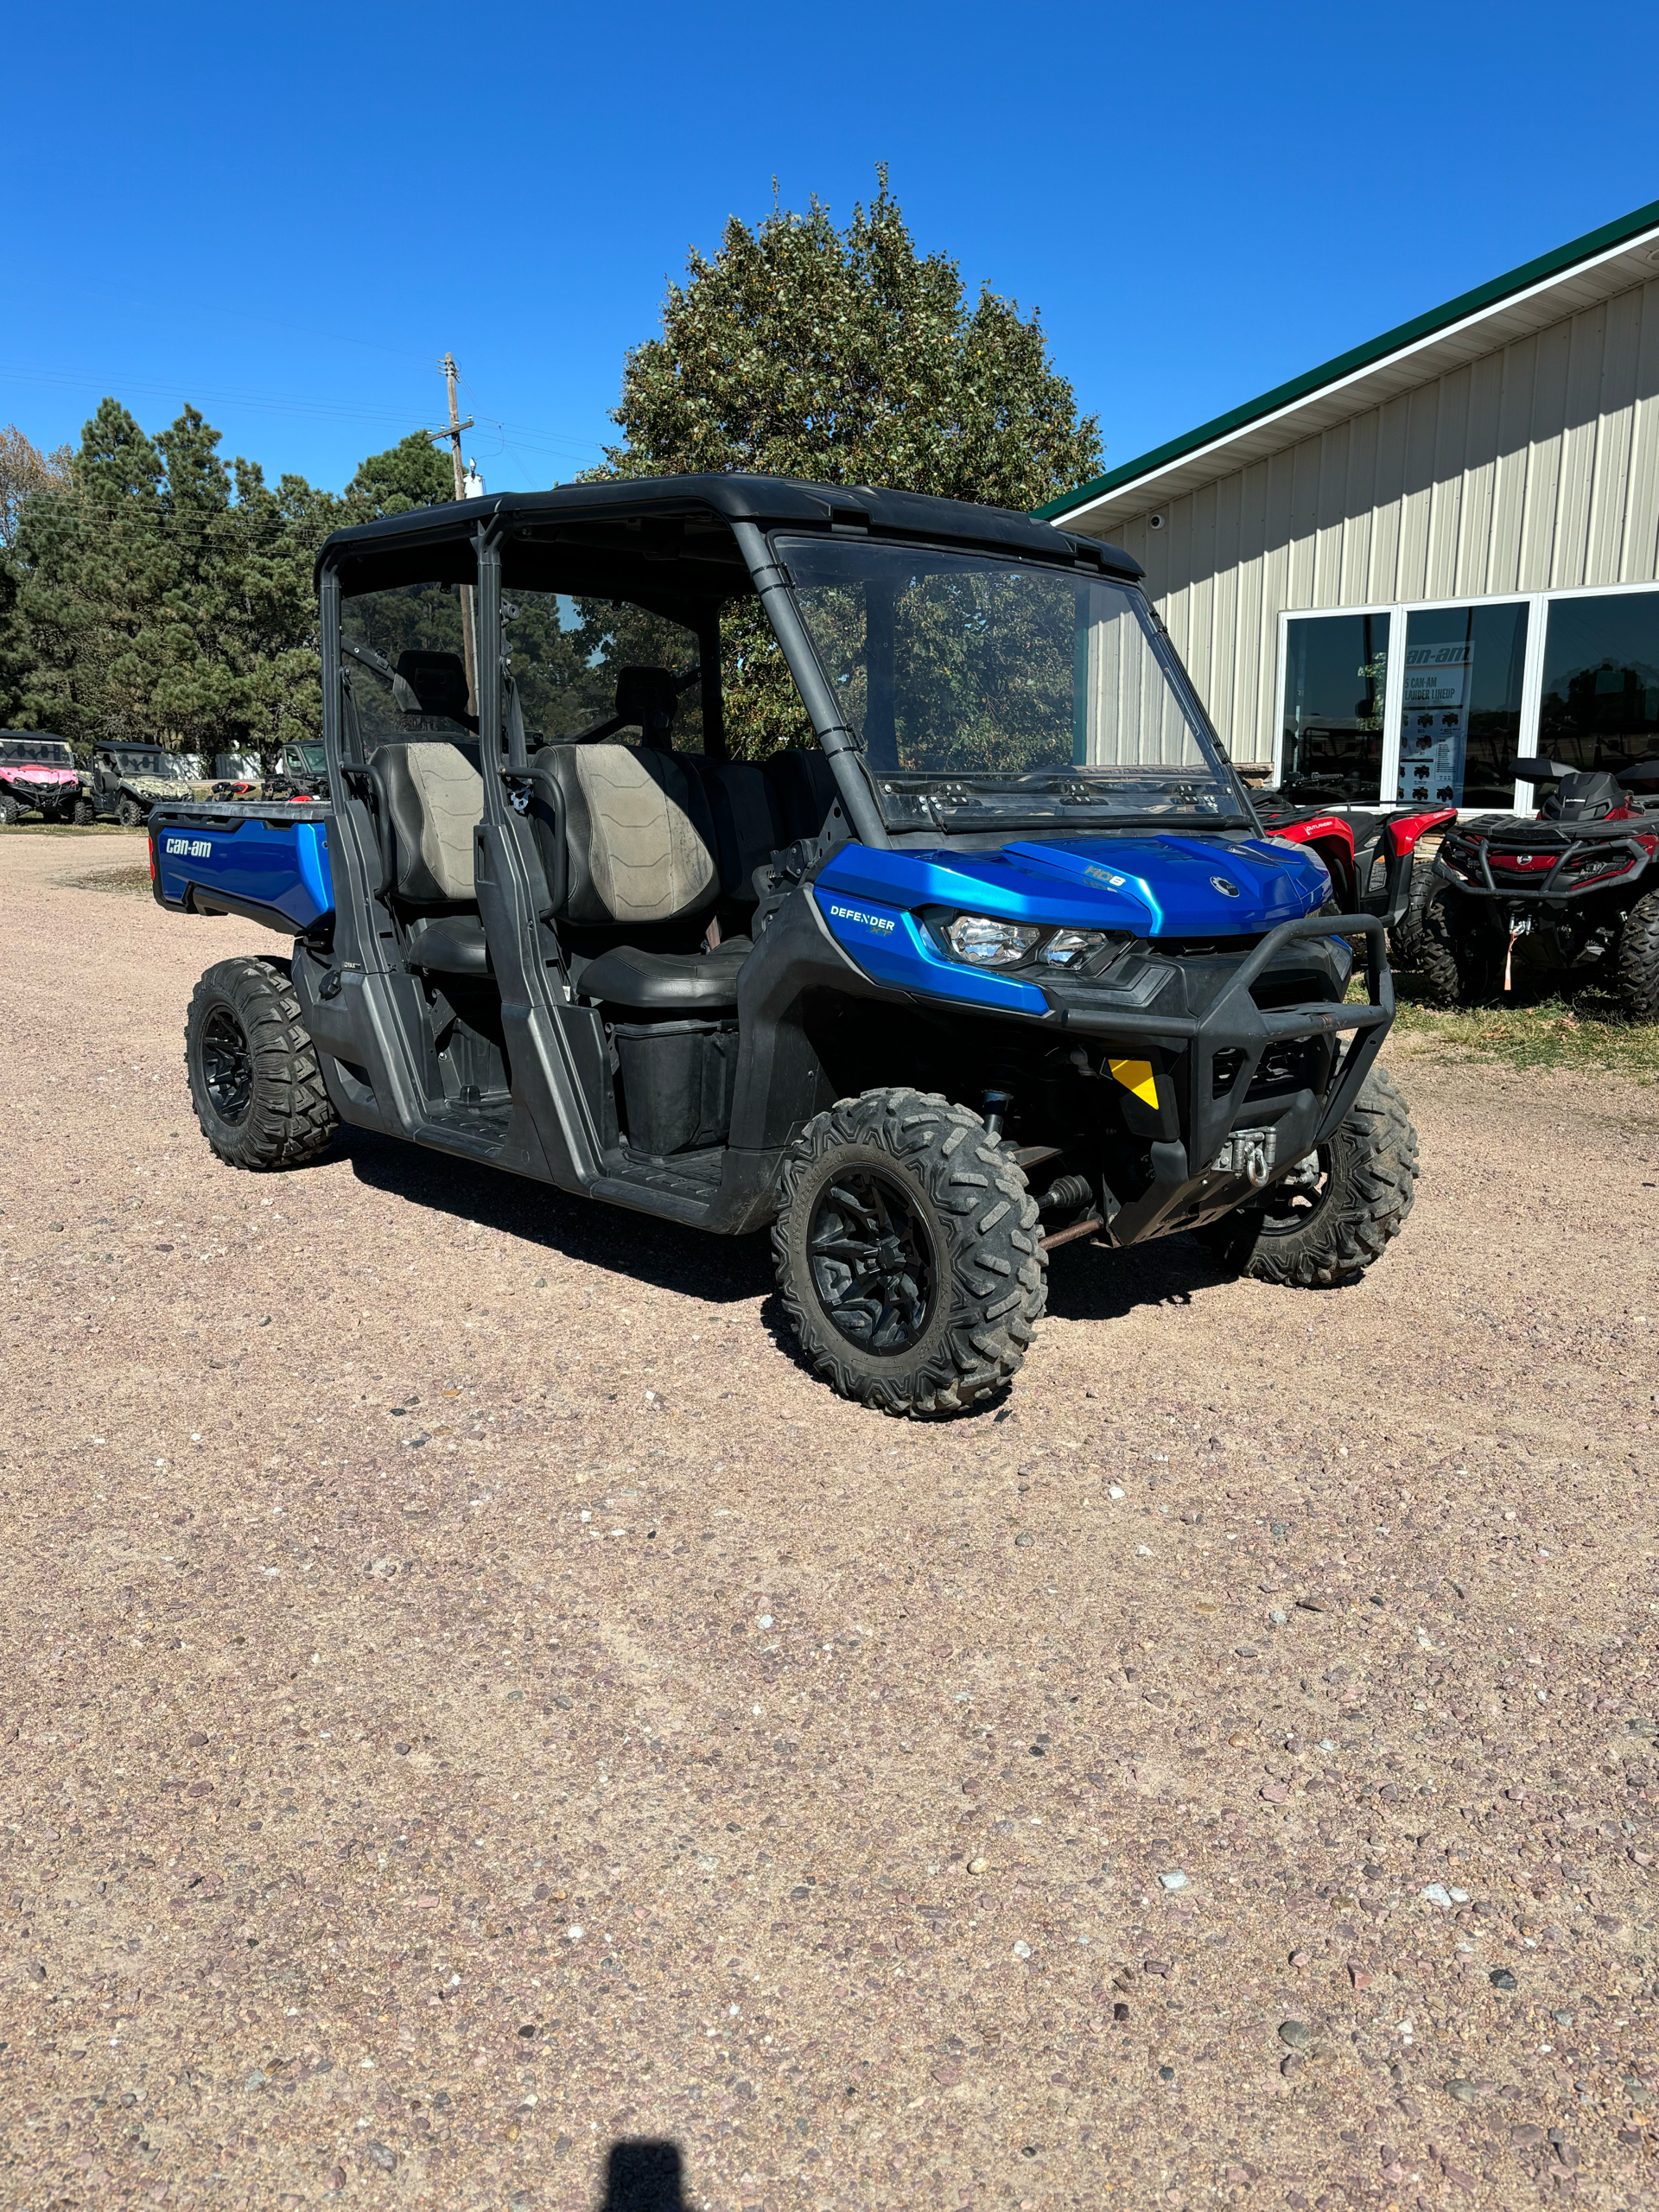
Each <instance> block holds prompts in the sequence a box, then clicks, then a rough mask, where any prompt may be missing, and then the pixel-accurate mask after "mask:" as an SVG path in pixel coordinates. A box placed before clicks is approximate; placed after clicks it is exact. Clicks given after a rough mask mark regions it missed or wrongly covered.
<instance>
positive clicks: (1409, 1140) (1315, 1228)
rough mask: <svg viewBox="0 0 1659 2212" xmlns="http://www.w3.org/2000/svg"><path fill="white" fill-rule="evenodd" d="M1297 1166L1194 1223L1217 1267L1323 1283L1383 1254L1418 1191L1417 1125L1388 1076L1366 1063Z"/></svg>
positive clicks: (1352, 1274) (1299, 1284)
mask: <svg viewBox="0 0 1659 2212" xmlns="http://www.w3.org/2000/svg"><path fill="white" fill-rule="evenodd" d="M1304 1167H1305V1171H1306V1180H1305V1181H1299V1182H1297V1183H1295V1184H1293V1185H1287V1184H1283V1183H1280V1184H1275V1185H1274V1186H1273V1187H1272V1189H1271V1190H1269V1191H1268V1194H1267V1196H1266V1198H1265V1199H1264V1200H1263V1201H1262V1203H1261V1204H1260V1205H1253V1206H1247V1207H1242V1208H1241V1209H1240V1210H1239V1211H1237V1212H1236V1213H1231V1214H1227V1215H1224V1217H1223V1218H1222V1219H1221V1220H1220V1221H1216V1222H1211V1223H1210V1224H1208V1225H1207V1227H1205V1228H1204V1229H1201V1230H1198V1242H1199V1243H1201V1244H1203V1245H1204V1246H1205V1249H1206V1250H1208V1251H1209V1252H1210V1253H1211V1255H1212V1256H1213V1257H1214V1258H1215V1260H1216V1262H1217V1265H1219V1266H1222V1267H1225V1268H1230V1269H1231V1270H1233V1271H1234V1272H1236V1273H1239V1274H1249V1275H1254V1276H1255V1279H1256V1281H1258V1282H1273V1283H1280V1284H1283V1285H1286V1286H1289V1287H1295V1288H1298V1289H1303V1290H1328V1289H1330V1288H1332V1287H1333V1286H1334V1285H1335V1284H1337V1283H1341V1282H1351V1281H1354V1280H1355V1279H1356V1278H1357V1276H1359V1275H1360V1274H1363V1272H1364V1270H1365V1269H1366V1268H1369V1267H1370V1266H1371V1265H1373V1263H1374V1262H1376V1261H1377V1260H1380V1259H1381V1258H1382V1256H1383V1252H1384V1250H1385V1249H1387V1247H1388V1245H1389V1243H1391V1242H1392V1240H1393V1239H1394V1238H1395V1237H1396V1236H1398V1235H1399V1234H1400V1231H1401V1230H1402V1227H1403V1226H1404V1224H1405V1218H1406V1216H1407V1215H1408V1213H1409V1212H1410V1211H1411V1205H1412V1200H1413V1199H1414V1198H1415V1197H1416V1195H1417V1173H1418V1170H1417V1132H1416V1130H1415V1129H1414V1128H1413V1127H1412V1125H1411V1114H1410V1110H1409V1109H1408V1107H1407V1104H1406V1100H1405V1094H1404V1093H1403V1092H1402V1090H1401V1089H1400V1086H1399V1084H1396V1083H1395V1080H1394V1077H1392V1076H1391V1075H1389V1074H1388V1073H1387V1072H1386V1071H1385V1070H1383V1069H1382V1068H1373V1069H1372V1070H1371V1071H1370V1074H1369V1075H1368V1076H1367V1077H1366V1078H1365V1080H1364V1082H1363V1084H1361V1085H1360V1087H1359V1096H1358V1097H1357V1099H1356V1100H1355V1101H1354V1103H1353V1104H1352V1106H1351V1107H1350V1109H1348V1112H1347V1114H1346V1115H1345V1116H1344V1118H1343V1120H1342V1121H1341V1122H1339V1123H1338V1127H1337V1130H1336V1133H1335V1135H1333V1136H1332V1139H1331V1141H1330V1142H1329V1143H1328V1144H1325V1145H1321V1146H1320V1147H1319V1151H1318V1152H1317V1153H1314V1154H1310V1155H1309V1159H1308V1160H1307V1161H1306V1163H1304ZM1252 1223H1254V1224H1255V1228H1254V1231H1252V1229H1251V1226H1250V1224H1252Z"/></svg>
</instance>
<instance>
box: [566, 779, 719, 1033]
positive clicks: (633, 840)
mask: <svg viewBox="0 0 1659 2212" xmlns="http://www.w3.org/2000/svg"><path fill="white" fill-rule="evenodd" d="M531 794H532V795H531V817H532V819H533V820H534V822H535V823H536V828H537V842H538V845H539V847H540V850H541V854H542V861H543V871H544V873H545V874H546V876H547V881H548V890H549V893H550V899H549V906H550V914H551V918H553V919H554V920H555V921H556V922H557V923H558V924H559V925H561V926H562V928H563V929H566V930H569V931H575V932H580V933H582V934H585V935H588V941H589V942H592V941H593V935H594V934H598V933H601V932H602V933H603V935H604V936H605V937H606V938H609V939H610V940H611V941H610V942H609V943H608V944H606V945H605V947H604V949H602V950H600V951H599V952H598V954H597V955H596V957H594V958H593V959H591V960H589V961H588V963H586V965H585V966H584V967H583V968H582V970H581V972H580V975H579V976H578V977H577V988H578V989H579V990H580V991H581V992H582V996H583V997H584V998H587V999H594V1000H597V1001H600V1002H601V1004H603V1005H607V1006H613V1007H622V1008H626V1009H627V1010H628V1011H630V1012H632V1013H640V1014H676V1013H679V1014H697V1015H701V1014H711V1013H720V1012H722V1011H729V1010H730V1009H731V1008H732V1007H734V1006H735V1005H736V1004H737V974H738V970H739V969H740V968H741V966H742V964H743V962H744V960H745V959H746V958H747V956H748V954H749V953H750V952H751V951H752V950H753V946H752V945H751V944H750V942H749V940H748V939H747V938H730V939H728V940H727V941H725V942H724V943H722V944H720V945H719V946H718V947H717V948H716V949H715V950H713V951H695V950H687V949H686V940H687V938H688V937H691V938H695V936H696V931H697V928H698V925H700V924H701V923H702V922H703V921H705V920H706V918H707V917H708V916H709V914H710V913H712V912H713V911H714V908H715V904H716V902H717V901H718V899H719V898H720V895H721V877H720V865H719V861H718V860H717V858H716V842H715V824H714V818H713V816H712V815H711V813H710V811H709V799H708V795H707V792H706V791H705V790H704V788H703V785H702V781H701V779H699V778H698V777H697V776H696V775H695V774H693V773H692V772H690V771H689V770H688V769H686V768H685V767H684V766H683V765H682V763H681V762H680V761H678V760H676V759H675V757H674V755H673V754H672V753H666V752H660V751H657V750H654V749H653V750H645V749H640V750H636V749H635V748H634V747H632V746H628V745H612V744H606V743H604V742H602V741H601V742H600V743H596V744H595V743H575V744H563V745H560V744H555V745H549V746H544V747H543V748H542V749H541V751H540V752H538V753H537V754H536V755H535V756H534V760H533V763H532V766H531ZM590 933H591V934H590ZM619 939H620V942H619V941H618V940H619ZM653 939H654V940H655V942H654V943H653V942H652V940H653Z"/></svg>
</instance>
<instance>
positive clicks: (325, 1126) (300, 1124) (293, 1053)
mask: <svg viewBox="0 0 1659 2212" xmlns="http://www.w3.org/2000/svg"><path fill="white" fill-rule="evenodd" d="M184 1058H185V1066H186V1068H187V1069H188V1072H189V1077H190V1101H191V1103H192V1105H194V1108H195V1109H196V1119H197V1120H198V1121H199V1122H200V1124H201V1133H202V1135H204V1136H205V1137H206V1138H207V1141H208V1143H209V1144H210V1145H211V1146H212V1147H213V1150H214V1151H215V1152H216V1153H217V1154H219V1158H220V1159H221V1160H227V1161H228V1162H229V1163H230V1165H231V1166H232V1167H249V1168H256V1169H259V1168H265V1169H269V1168H273V1167H293V1166H297V1164H298V1163H299V1162H300V1161H301V1160H310V1159H313V1158H315V1155H316V1154H318V1153H320V1152H321V1150H322V1149H323V1147H325V1146H326V1145H327V1142H328V1141H329V1139H330V1138H331V1137H332V1136H333V1135H334V1131H335V1129H336V1128H338V1127H339V1117H338V1116H337V1115H336V1114H335V1112H334V1108H333V1106H332V1105H331V1104H330V1103H329V1100H328V1094H327V1091H326V1090H324V1089H323V1084H322V1074H321V1070H320V1068H319V1067H318V1065H317V1051H316V1046H315V1045H314V1044H313V1043H312V1042H311V1039H310V1035H309V1033H308V1031H307V1029H306V1027H305V1025H304V1023H303V1022H302V1020H301V1019H300V1002H299V1000H298V999H297V998H296V995H295V992H294V983H293V979H292V977H291V976H290V975H289V969H288V963H286V962H285V961H278V960H261V959H256V958H254V957H251V956H244V957H242V958H240V959H237V960H221V961H220V962H219V965H218V966H217V967H216V968H210V969H208V970H207V974H206V975H205V976H203V977H202V979H201V981H200V982H199V983H198V984H197V985H196V988H195V990H194V994H193V995H192V996H191V1000H190V1012H189V1016H188V1020H186V1023H185V1029H184Z"/></svg>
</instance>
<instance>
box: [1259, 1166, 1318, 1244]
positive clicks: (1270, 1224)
mask: <svg viewBox="0 0 1659 2212" xmlns="http://www.w3.org/2000/svg"><path fill="white" fill-rule="evenodd" d="M1330 1195H1331V1150H1330V1147H1329V1146H1328V1145H1321V1146H1320V1147H1319V1150H1318V1151H1317V1152H1315V1153H1311V1154H1309V1155H1308V1157H1307V1159H1306V1160H1303V1161H1302V1162H1301V1163H1300V1166H1298V1167H1297V1168H1296V1170H1295V1171H1294V1176H1293V1177H1292V1178H1290V1179H1287V1180H1286V1181H1284V1182H1282V1183H1275V1184H1274V1186H1273V1188H1272V1189H1271V1190H1270V1191H1269V1192H1268V1196H1267V1203H1266V1205H1264V1206H1263V1208H1262V1215H1263V1219H1262V1235H1263V1236H1294V1235H1295V1234H1296V1232H1297V1230H1300V1229H1306V1227H1307V1224H1309V1222H1310V1221H1312V1220H1313V1217H1314V1215H1315V1214H1317V1213H1318V1212H1319V1210H1320V1208H1321V1207H1322V1206H1323V1205H1325V1200H1326V1199H1327V1198H1329V1197H1330Z"/></svg>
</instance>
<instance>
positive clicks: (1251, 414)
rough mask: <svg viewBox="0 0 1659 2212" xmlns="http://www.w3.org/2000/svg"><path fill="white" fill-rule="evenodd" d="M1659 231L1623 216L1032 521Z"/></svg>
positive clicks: (1647, 216) (1128, 466)
mask: <svg viewBox="0 0 1659 2212" xmlns="http://www.w3.org/2000/svg"><path fill="white" fill-rule="evenodd" d="M1655 226H1659V200H1649V203H1648V205H1647V206H1646V207H1638V208H1637V210H1636V212H1635V213H1634V214H1630V215H1623V216H1621V217H1620V218H1619V219H1618V221H1617V222H1616V223H1604V224H1603V225H1602V226H1601V228H1600V229H1599V231H1586V233H1585V235H1584V236H1583V237H1582V238H1574V239H1573V242H1572V244H1571V245H1562V246H1557V247H1556V249H1555V251H1554V253H1545V254H1541V255H1540V256H1539V257H1538V258H1537V260H1536V261H1529V262H1525V263H1523V264H1522V266H1521V267H1520V268H1519V269H1512V270H1510V273H1509V275H1508V276H1507V277H1493V278H1492V279H1491V282H1490V283H1485V284H1478V285H1477V286H1476V287H1475V289H1474V290H1473V291H1472V292H1460V293H1459V295H1458V296H1457V298H1456V299H1455V300H1448V301H1447V302H1446V305H1445V306H1444V307H1440V308H1430V309H1429V311H1428V313H1427V315H1417V316H1414V318H1413V320H1412V321H1410V322H1402V323H1401V324H1400V325H1399V327H1398V328H1397V329H1394V330H1385V331H1384V332H1383V335H1382V336H1381V337H1380V338H1373V339H1372V340H1370V344H1369V345H1365V346H1353V347H1352V348H1351V350H1350V351H1349V352H1347V353H1338V355H1337V357H1336V359H1335V360H1333V361H1326V362H1325V363H1324V364H1322V365H1321V366H1320V367H1319V368H1317V369H1309V370H1308V371H1307V372H1306V374H1305V375H1303V376H1300V377H1294V378H1292V379H1291V381H1290V382H1289V383H1288V384H1281V385H1274V388H1273V390H1272V391H1264V392H1263V393H1262V397H1260V398H1259V399H1249V400H1246V402H1245V403H1244V404H1243V406H1242V407H1235V408H1233V409H1232V410H1230V412H1229V413H1228V414H1225V415H1217V416H1216V418H1215V420H1214V421H1213V422H1211V423H1200V424H1199V425H1198V429H1196V430H1189V431H1188V432H1187V433H1186V435H1185V436H1184V437H1179V438H1172V439H1170V441H1169V442H1168V443H1167V444H1166V445H1161V446H1154V448H1153V449H1152V451H1151V452H1150V453H1143V454H1141V458H1140V459H1139V460H1138V461H1125V462H1124V463H1123V465H1122V467H1121V468H1110V469H1108V470H1107V472H1106V474H1105V475H1103V476H1096V477H1095V478H1094V479H1093V480H1092V481H1091V482H1090V483H1087V484H1080V485H1079V486H1077V490H1076V491H1075V492H1065V493H1062V494H1061V495H1060V497H1059V498H1058V499H1050V500H1049V501H1047V503H1046V505H1043V506H1040V507H1033V509H1032V511H1031V512H1032V514H1033V517H1034V518H1035V519H1036V520H1037V521H1039V522H1052V521H1054V520H1055V519H1056V518H1057V517H1058V516H1060V515H1065V514H1070V513H1071V510H1072V509H1073V508H1074V507H1080V506H1084V505H1086V504H1087V503H1088V502H1089V501H1090V500H1091V499H1100V498H1102V497H1103V495H1104V494H1105V493H1108V492H1115V491H1116V490H1117V489H1118V487H1119V486H1120V485H1123V484H1131V483H1133V482H1134V481H1135V478H1136V477H1137V476H1145V475H1147V474H1150V472H1151V471H1152V470H1153V469H1154V468H1161V467H1163V465H1164V463H1165V462H1166V461H1179V459H1180V458H1181V456H1182V454H1189V453H1196V452H1197V451H1198V448H1200V447H1201V446H1207V445H1209V444H1210V443H1211V442H1212V441H1213V440H1215V439H1217V438H1222V437H1225V436H1226V435H1227V433H1228V432H1229V431H1230V430H1240V429H1243V428H1244V426H1245V424H1246V423H1254V422H1257V421H1259V420H1260V419H1261V417H1262V416H1264V415H1271V414H1273V413H1274V412H1275V411H1276V410H1278V409H1279V408H1281V407H1288V406H1289V405H1290V404H1292V403H1293V401H1295V400H1298V399H1306V397H1308V396H1309V395H1310V394H1311V393H1313V392H1316V391H1319V389H1320V388H1321V386H1322V385H1328V384H1335V383H1336V382H1337V380H1338V378H1341V377H1345V376H1351V374H1352V373H1353V372H1354V371H1355V370H1356V369H1365V368H1370V367H1371V366H1372V365H1373V364H1374V363H1376V362H1377V361H1381V360H1383V359H1386V358H1387V357H1388V355H1389V354H1390V353H1398V352H1399V350H1400V348H1401V347H1402V346H1409V345H1412V344H1413V343H1414V341H1415V340H1418V339H1419V338H1429V337H1432V336H1433V334H1434V333H1435V332H1436V331H1437V330H1445V329H1447V328H1448V327H1450V326H1451V325H1452V323H1454V322H1461V321H1463V319H1464V317H1465V315H1474V314H1477V313H1478V311H1479V309H1480V308H1489V307H1493V306H1496V304H1497V302H1498V301H1500V300H1503V299H1508V298H1509V297H1510V296H1511V294H1513V293H1516V292H1524V291H1525V290H1526V289H1528V288H1529V286H1530V285H1533V284H1538V283H1542V282H1543V280H1544V278H1545V277H1555V276H1559V275H1560V273H1561V271H1562V270H1567V269H1571V268H1572V267H1573V265H1574V264H1575V263H1577V262H1580V261H1588V260H1589V259H1590V258H1591V257H1592V255H1593V254H1598V253H1605V251H1606V250H1607V249H1608V247H1610V246H1616V245H1623V244H1624V241H1625V240H1626V239H1628V238H1635V237H1636V236H1637V234H1638V233H1639V232H1643V231H1649V230H1652V229H1653V228H1654V227H1655Z"/></svg>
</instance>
